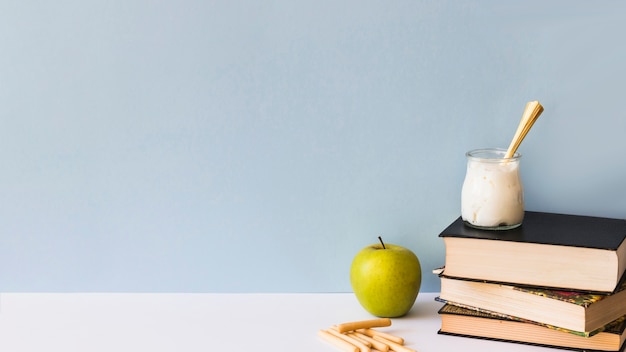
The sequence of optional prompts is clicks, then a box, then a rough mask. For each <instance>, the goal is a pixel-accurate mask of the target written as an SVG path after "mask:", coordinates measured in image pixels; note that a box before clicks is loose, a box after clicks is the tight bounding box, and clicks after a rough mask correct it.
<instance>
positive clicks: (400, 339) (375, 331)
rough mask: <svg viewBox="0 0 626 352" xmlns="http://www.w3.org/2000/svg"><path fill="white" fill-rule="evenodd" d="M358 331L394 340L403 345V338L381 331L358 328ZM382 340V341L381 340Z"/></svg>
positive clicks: (370, 335)
mask: <svg viewBox="0 0 626 352" xmlns="http://www.w3.org/2000/svg"><path fill="white" fill-rule="evenodd" d="M358 332H360V333H363V334H365V335H367V336H369V337H375V336H380V337H382V338H384V339H386V340H389V341H392V342H395V343H397V344H399V345H404V339H403V338H401V337H399V336H394V335H391V334H388V333H385V332H382V331H378V330H374V329H359V330H358ZM383 342H384V341H383Z"/></svg>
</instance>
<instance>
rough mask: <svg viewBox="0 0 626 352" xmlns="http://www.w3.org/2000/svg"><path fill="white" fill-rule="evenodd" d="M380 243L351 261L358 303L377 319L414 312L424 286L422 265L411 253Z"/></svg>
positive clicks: (363, 251) (351, 271)
mask: <svg viewBox="0 0 626 352" xmlns="http://www.w3.org/2000/svg"><path fill="white" fill-rule="evenodd" d="M379 240H380V243H376V244H372V245H369V246H367V247H365V248H363V249H362V250H361V251H360V252H359V253H357V255H356V256H355V257H354V260H353V261H352V265H351V267H350V283H351V284H352V289H353V290H354V294H355V295H356V298H357V299H358V301H359V303H361V305H362V306H363V308H365V310H367V311H368V312H370V313H371V314H373V315H375V316H378V317H386V318H394V317H400V316H403V315H405V314H406V313H408V312H409V310H411V308H412V307H413V304H414V303H415V299H416V298H417V294H418V293H419V290H420V285H421V284H422V268H421V265H420V261H419V259H418V258H417V256H416V255H415V253H413V252H411V251H410V250H409V249H407V248H404V247H402V246H398V245H395V244H388V243H383V241H382V239H381V238H380V237H379Z"/></svg>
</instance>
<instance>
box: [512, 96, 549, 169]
mask: <svg viewBox="0 0 626 352" xmlns="http://www.w3.org/2000/svg"><path fill="white" fill-rule="evenodd" d="M542 112H543V106H541V104H540V103H539V102H538V101H536V100H535V101H530V102H528V103H527V104H526V108H525V109H524V114H523V115H522V119H521V120H520V123H519V126H517V131H516V132H515V136H514V137H513V140H512V141H511V144H510V145H509V149H507V151H506V155H505V156H504V157H505V158H512V157H513V155H514V154H515V151H517V148H518V147H519V145H520V144H521V143H522V141H523V140H524V137H526V134H527V133H528V131H530V128H531V127H533V124H534V123H535V121H537V118H538V117H539V115H541V113H542Z"/></svg>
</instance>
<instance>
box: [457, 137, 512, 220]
mask: <svg viewBox="0 0 626 352" xmlns="http://www.w3.org/2000/svg"><path fill="white" fill-rule="evenodd" d="M465 155H466V157H467V172H466V174H465V180H464V182H463V189H462V192H461V217H462V218H463V221H464V222H465V224H467V225H469V226H471V227H475V228H479V229H487V230H508V229H513V228H516V227H518V226H520V225H521V224H522V220H523V219H524V189H523V187H522V181H521V179H520V173H519V163H520V158H521V154H519V153H515V154H514V155H513V157H511V158H505V155H506V150H505V149H499V148H486V149H476V150H471V151H469V152H467V153H466V154H465Z"/></svg>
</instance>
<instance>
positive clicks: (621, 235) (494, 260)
mask: <svg viewBox="0 0 626 352" xmlns="http://www.w3.org/2000/svg"><path fill="white" fill-rule="evenodd" d="M439 236H440V237H442V238H443V240H444V243H445V246H446V257H445V268H446V275H447V276H449V277H459V278H470V279H476V280H485V281H493V282H503V283H511V284H513V285H522V286H539V287H548V288H560V289H567V290H578V291H590V292H604V293H609V292H613V291H614V290H615V289H616V287H617V285H618V283H619V280H620V278H621V277H622V275H623V274H624V271H625V270H626V241H624V240H625V239H626V220H624V219H611V218H601V217H591V216H581V215H568V214H554V213H545V212H530V211H528V212H526V213H525V216H524V221H523V223H522V225H521V226H520V227H518V228H516V229H512V230H506V231H488V230H479V229H476V228H472V227H469V226H467V225H465V224H464V223H463V220H462V219H461V218H460V217H459V218H458V219H457V220H455V221H454V222H453V223H452V224H451V225H450V226H448V227H447V228H446V229H445V230H444V231H442V232H441V234H440V235H439Z"/></svg>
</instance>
